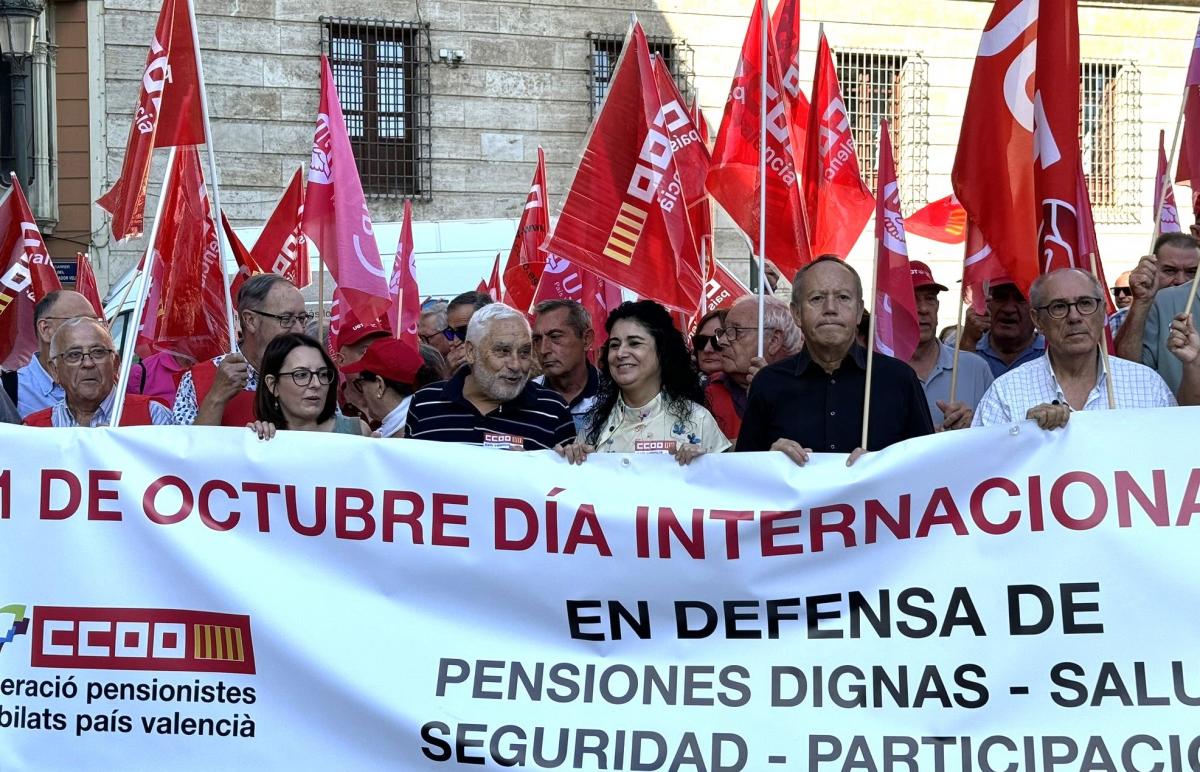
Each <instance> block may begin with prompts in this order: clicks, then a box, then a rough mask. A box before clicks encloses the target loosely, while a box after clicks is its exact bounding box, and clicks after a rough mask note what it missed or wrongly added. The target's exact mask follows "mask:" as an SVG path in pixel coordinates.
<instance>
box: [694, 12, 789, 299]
mask: <svg viewBox="0 0 1200 772" xmlns="http://www.w3.org/2000/svg"><path fill="white" fill-rule="evenodd" d="M761 2H762V0H757V2H756V3H755V6H754V11H753V12H752V13H751V15H750V24H749V25H748V26H747V28H746V38H745V40H744V41H743V43H742V55H741V58H740V59H739V60H738V66H737V71H736V72H735V73H734V76H733V84H732V85H731V87H730V89H729V99H728V100H727V101H726V102H725V113H724V115H722V116H721V128H720V129H719V130H718V131H717V142H716V146H715V147H714V148H713V152H712V166H711V168H710V169H709V172H708V182H707V185H708V192H709V193H711V194H712V197H713V198H714V199H716V201H717V203H718V204H720V205H721V207H722V208H723V209H724V210H725V211H726V212H728V213H729V216H730V217H731V218H733V222H734V224H735V225H737V227H738V229H739V230H741V231H742V233H744V234H746V238H748V239H749V240H750V243H751V244H752V245H753V246H752V248H753V249H754V251H755V252H757V251H758V238H759V232H758V231H759V198H760V184H761V182H760V180H759V178H758V168H759V152H760V148H761V147H762V145H761V139H760V138H765V140H766V143H767V180H766V186H767V206H766V212H765V214H764V216H765V217H766V218H767V254H766V256H765V257H766V258H767V259H769V260H771V261H773V262H774V263H775V265H776V266H778V267H779V270H780V271H782V272H783V273H784V274H785V275H786V276H787V277H788V278H791V277H792V276H793V275H795V273H796V271H798V270H800V268H801V267H803V266H804V265H806V264H807V263H809V262H810V261H811V259H812V256H811V253H810V252H809V237H808V225H807V223H806V220H805V213H804V196H803V193H802V191H801V189H800V169H799V165H800V163H799V162H800V159H801V158H802V157H803V153H804V148H803V146H801V145H800V144H799V142H798V141H797V137H796V134H795V130H794V125H793V123H792V121H791V120H789V117H788V109H787V102H786V101H785V99H784V97H783V95H782V92H783V85H782V76H781V75H780V74H779V57H778V56H777V55H776V53H775V42H774V39H773V38H768V39H767V125H766V126H765V127H763V126H760V125H759V117H760V116H759V111H760V104H761V98H762V96H761V95H762V87H761V86H762V6H761ZM764 129H765V130H764ZM764 135H765V137H764Z"/></svg>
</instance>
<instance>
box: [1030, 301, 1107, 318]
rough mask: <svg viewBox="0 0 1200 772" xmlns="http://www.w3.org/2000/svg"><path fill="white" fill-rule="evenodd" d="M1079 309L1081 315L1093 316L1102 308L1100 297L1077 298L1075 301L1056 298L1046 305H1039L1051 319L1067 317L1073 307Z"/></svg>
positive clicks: (1039, 308) (1040, 309)
mask: <svg viewBox="0 0 1200 772" xmlns="http://www.w3.org/2000/svg"><path fill="white" fill-rule="evenodd" d="M1072 308H1075V309H1076V310H1078V311H1079V315H1080V316H1091V315H1092V314H1094V313H1096V311H1097V310H1099V308H1100V298H1077V299H1076V300H1075V302H1073V303H1068V302H1067V301H1065V300H1054V301H1051V302H1050V303H1047V304H1046V305H1044V306H1038V310H1039V311H1045V312H1046V314H1047V315H1048V316H1049V317H1050V318H1051V319H1066V318H1067V314H1069V313H1071V309H1072Z"/></svg>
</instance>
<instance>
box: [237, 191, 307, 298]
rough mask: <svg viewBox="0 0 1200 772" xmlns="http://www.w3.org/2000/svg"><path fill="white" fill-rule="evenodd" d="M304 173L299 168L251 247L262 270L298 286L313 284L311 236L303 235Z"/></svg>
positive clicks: (251, 252) (251, 251)
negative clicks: (309, 241)
mask: <svg viewBox="0 0 1200 772" xmlns="http://www.w3.org/2000/svg"><path fill="white" fill-rule="evenodd" d="M303 218H304V174H303V172H302V170H301V169H297V170H296V173H295V174H294V175H292V181H291V183H290V184H289V185H288V187H287V190H285V191H284V193H283V196H282V197H281V198H280V199H279V203H278V204H276V205H275V211H274V212H272V213H271V217H270V218H269V219H268V220H267V224H266V225H264V226H263V229H262V233H260V234H258V240H257V241H255V242H254V246H253V247H252V248H251V249H250V254H252V255H254V261H255V262H256V263H258V264H259V265H260V266H262V268H263V270H269V271H270V272H271V273H277V274H279V275H280V276H283V277H284V278H286V279H287V280H288V281H290V282H291V283H292V284H295V285H296V286H297V287H300V288H304V287H307V286H308V285H310V284H312V271H311V270H310V268H309V265H308V239H306V238H305V237H304V230H303V227H302V226H303V222H302V221H303Z"/></svg>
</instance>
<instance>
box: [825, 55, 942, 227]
mask: <svg viewBox="0 0 1200 772" xmlns="http://www.w3.org/2000/svg"><path fill="white" fill-rule="evenodd" d="M834 57H835V62H836V64H837V69H838V80H839V82H840V84H841V87H842V99H843V100H844V101H845V103H846V114H847V116H848V117H849V119H850V129H851V133H852V134H853V136H854V149H855V152H857V153H858V164H859V170H860V171H861V172H862V176H863V181H864V182H865V183H866V184H867V187H869V188H871V190H872V191H873V190H874V189H875V187H876V184H875V183H876V179H877V178H878V169H879V159H878V158H877V157H876V156H877V155H878V153H879V122H880V120H882V119H884V118H886V119H887V120H888V123H889V124H890V125H891V132H892V147H893V152H894V153H895V156H896V174H897V177H898V178H899V181H900V198H901V200H900V204H901V207H902V208H903V210H904V212H905V213H906V214H908V213H912V212H913V211H914V210H916V209H919V208H920V207H922V206H924V205H925V203H926V201H927V198H928V175H929V63H928V62H926V61H925V60H924V59H923V58H922V57H921V55H920V54H918V53H914V52H904V51H887V50H878V49H842V50H838V51H835V52H834Z"/></svg>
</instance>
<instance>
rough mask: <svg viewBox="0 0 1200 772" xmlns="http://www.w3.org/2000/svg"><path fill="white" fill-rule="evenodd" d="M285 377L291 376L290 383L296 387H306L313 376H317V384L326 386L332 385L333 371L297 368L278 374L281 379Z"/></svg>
mask: <svg viewBox="0 0 1200 772" xmlns="http://www.w3.org/2000/svg"><path fill="white" fill-rule="evenodd" d="M285 375H290V376H292V383H294V384H296V385H297V386H307V385H308V384H310V383H312V379H313V376H314V375H315V376H317V382H318V383H320V384H321V385H322V386H328V385H329V384H331V383H333V378H334V375H335V373H334V371H333V370H332V369H330V368H328V367H322V368H321V369H320V370H309V369H308V368H307V367H297V368H296V369H295V370H288V371H287V372H283V373H280V374H279V377H280V378H282V377H283V376H285Z"/></svg>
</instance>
